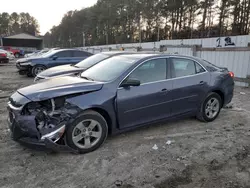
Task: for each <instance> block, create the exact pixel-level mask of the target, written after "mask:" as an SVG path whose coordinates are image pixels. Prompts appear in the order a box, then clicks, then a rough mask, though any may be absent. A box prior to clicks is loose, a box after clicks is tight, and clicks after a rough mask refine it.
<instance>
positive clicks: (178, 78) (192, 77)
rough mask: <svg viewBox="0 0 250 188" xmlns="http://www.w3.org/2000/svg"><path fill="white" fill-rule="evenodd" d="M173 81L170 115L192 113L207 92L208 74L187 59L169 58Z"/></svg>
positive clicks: (199, 65)
mask: <svg viewBox="0 0 250 188" xmlns="http://www.w3.org/2000/svg"><path fill="white" fill-rule="evenodd" d="M170 62H171V73H172V80H173V91H172V93H173V95H172V96H173V102H172V103H173V105H172V115H173V116H175V115H180V114H185V113H188V112H194V111H196V110H197V109H198V108H199V105H200V103H201V101H202V100H203V99H204V97H205V95H206V94H207V92H208V88H209V86H208V84H209V81H210V73H209V72H207V71H206V69H205V68H204V67H203V66H202V65H201V64H200V63H199V62H196V61H194V60H193V59H188V58H175V57H173V58H170Z"/></svg>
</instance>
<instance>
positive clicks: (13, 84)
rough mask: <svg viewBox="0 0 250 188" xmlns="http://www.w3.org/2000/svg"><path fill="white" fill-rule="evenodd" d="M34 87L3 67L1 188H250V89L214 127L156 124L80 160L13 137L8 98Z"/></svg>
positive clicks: (240, 90) (237, 97)
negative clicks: (38, 148) (37, 148)
mask: <svg viewBox="0 0 250 188" xmlns="http://www.w3.org/2000/svg"><path fill="white" fill-rule="evenodd" d="M31 83H32V79H30V78H26V77H25V76H19V75H18V73H17V72H16V69H15V67H14V65H13V64H9V65H2V66H0V113H1V116H0V187H17V188H20V187H60V188H73V187H81V188H92V187H96V188H99V187H105V188H106V187H107V188H113V187H114V188H115V187H122V188H133V187H134V188H135V187H136V188H137V187H145V188H177V187H178V188H179V187H182V188H184V187H185V188H186V187H187V188H196V187H197V188H199V187H205V188H212V187H220V188H224V187H225V188H240V187H250V100H249V99H250V98H249V97H250V89H244V88H236V89H235V97H234V100H233V108H232V109H224V110H222V112H221V115H220V116H219V118H218V119H217V120H216V121H215V122H213V123H209V124H205V123H201V122H199V121H197V120H195V119H184V120H180V121H176V122H168V123H162V124H160V125H152V126H150V127H147V128H143V129H139V130H136V131H132V132H129V133H126V134H122V135H118V136H115V137H110V138H109V139H108V140H107V141H106V143H105V144H104V145H103V146H102V147H101V148H100V149H98V150H97V151H95V152H92V153H90V154H86V155H75V154H68V153H67V154H66V153H60V154H55V153H50V152H44V151H34V150H30V149H27V148H25V147H23V146H21V145H19V144H18V143H15V142H14V141H12V140H11V139H10V132H9V130H8V127H7V123H6V118H7V113H6V103H7V100H8V96H9V95H10V94H11V93H13V92H14V91H15V90H16V89H18V88H20V87H23V86H25V85H28V84H31ZM170 141H171V143H170Z"/></svg>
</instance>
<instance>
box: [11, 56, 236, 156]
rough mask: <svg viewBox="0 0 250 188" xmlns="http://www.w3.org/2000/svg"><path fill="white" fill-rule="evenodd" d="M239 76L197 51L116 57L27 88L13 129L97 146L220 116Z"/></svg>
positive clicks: (38, 140) (37, 139)
mask: <svg viewBox="0 0 250 188" xmlns="http://www.w3.org/2000/svg"><path fill="white" fill-rule="evenodd" d="M117 64H119V66H117ZM233 76H234V75H233V73H232V72H229V71H228V70H227V69H225V68H220V67H217V66H215V65H212V64H211V63H209V62H206V61H204V60H202V59H199V58H194V57H186V56H179V55H175V56H172V55H149V54H139V55H138V54H133V55H120V56H114V57H111V58H108V59H105V60H103V61H102V62H100V63H98V64H97V65H95V66H93V67H91V68H89V69H87V70H86V71H84V72H83V73H82V74H81V75H80V76H79V77H76V76H65V77H58V78H53V79H49V80H46V81H44V82H41V83H37V84H34V85H31V86H28V87H25V88H22V89H19V90H18V91H17V92H16V93H14V94H13V95H12V96H11V97H10V99H9V103H8V110H9V124H10V129H11V131H12V136H13V138H14V140H16V141H19V142H22V143H26V144H27V143H28V144H31V145H35V146H37V145H39V146H46V147H48V148H51V149H53V150H56V151H58V150H64V149H65V150H72V151H77V152H80V153H86V152H91V151H93V150H95V149H97V148H98V147H99V146H100V145H101V144H102V143H103V142H104V141H105V139H106V137H107V135H108V133H110V134H116V133H121V132H124V131H127V130H130V129H134V128H136V127H140V126H143V125H146V124H150V123H153V122H158V121H161V120H164V119H172V118H180V117H184V116H196V117H197V118H198V119H199V120H201V121H205V122H211V121H214V120H215V119H216V118H217V116H218V115H219V113H220V110H221V108H222V107H223V106H225V105H226V104H228V103H229V102H230V101H231V100H232V97H233V91H234V81H233ZM69 148H70V149H69Z"/></svg>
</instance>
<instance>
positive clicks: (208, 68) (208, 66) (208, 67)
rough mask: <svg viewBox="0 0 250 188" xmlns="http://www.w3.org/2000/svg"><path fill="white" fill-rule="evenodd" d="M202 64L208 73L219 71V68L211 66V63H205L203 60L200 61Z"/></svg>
mask: <svg viewBox="0 0 250 188" xmlns="http://www.w3.org/2000/svg"><path fill="white" fill-rule="evenodd" d="M202 63H203V65H204V66H205V67H206V69H207V70H208V71H211V72H214V71H217V70H219V69H220V67H218V66H216V65H214V64H212V63H211V62H209V61H206V60H204V59H202Z"/></svg>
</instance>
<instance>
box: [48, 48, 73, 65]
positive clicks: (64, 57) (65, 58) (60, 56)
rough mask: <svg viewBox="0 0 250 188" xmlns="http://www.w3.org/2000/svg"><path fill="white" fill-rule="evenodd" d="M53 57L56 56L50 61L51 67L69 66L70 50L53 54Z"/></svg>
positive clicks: (71, 55)
mask: <svg viewBox="0 0 250 188" xmlns="http://www.w3.org/2000/svg"><path fill="white" fill-rule="evenodd" d="M53 56H56V57H57V58H56V59H53V58H52V60H51V64H50V65H51V66H53V67H54V66H58V65H66V64H71V58H72V57H73V51H72V50H65V51H61V52H57V53H55V54H54V55H53Z"/></svg>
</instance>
